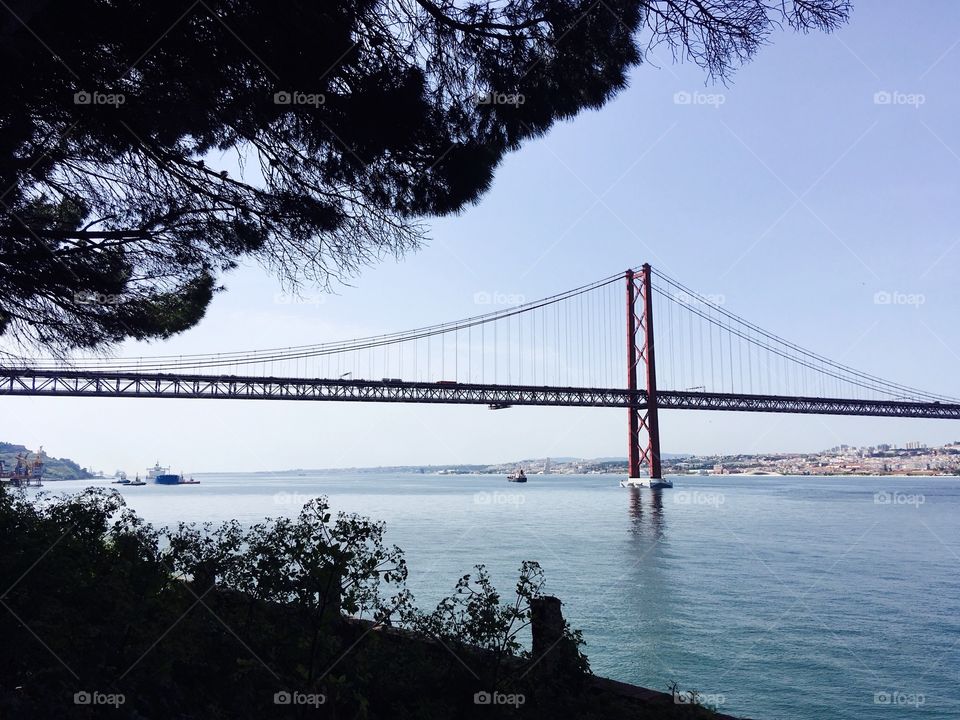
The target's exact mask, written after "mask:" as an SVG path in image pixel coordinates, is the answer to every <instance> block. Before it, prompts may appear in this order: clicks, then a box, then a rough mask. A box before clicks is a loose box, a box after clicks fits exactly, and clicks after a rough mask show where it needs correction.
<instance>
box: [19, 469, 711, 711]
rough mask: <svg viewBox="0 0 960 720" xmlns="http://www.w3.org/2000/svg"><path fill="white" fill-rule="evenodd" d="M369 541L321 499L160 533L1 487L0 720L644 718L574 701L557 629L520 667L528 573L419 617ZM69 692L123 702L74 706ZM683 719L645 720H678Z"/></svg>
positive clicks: (104, 497)
mask: <svg viewBox="0 0 960 720" xmlns="http://www.w3.org/2000/svg"><path fill="white" fill-rule="evenodd" d="M383 533H384V528H383V525H382V524H380V523H375V522H371V521H370V520H368V519H365V518H362V517H359V516H356V515H351V514H344V513H340V514H338V515H337V516H336V517H334V516H333V514H332V513H331V512H330V509H329V506H328V504H327V501H326V500H325V499H317V500H314V501H311V502H309V503H307V505H305V506H304V508H303V510H302V511H301V512H300V514H299V516H298V517H297V518H296V519H291V518H276V519H269V520H266V521H264V522H261V523H257V524H254V525H253V526H251V527H249V528H244V527H242V526H241V525H240V524H239V523H237V522H235V521H232V522H227V523H223V524H221V525H219V526H216V527H214V526H212V525H204V526H202V527H198V526H196V525H192V524H181V525H180V526H179V527H177V528H175V529H163V530H159V531H158V530H155V529H154V528H152V527H151V526H149V525H148V524H146V523H145V522H143V520H142V519H140V518H139V517H138V516H137V515H136V514H135V513H134V512H133V511H131V510H130V509H129V508H127V507H126V506H125V504H124V501H123V498H122V496H121V495H120V494H119V493H117V492H115V491H107V490H105V489H102V488H101V489H93V488H90V489H88V490H86V491H84V492H83V493H81V494H79V495H75V496H71V497H59V498H56V497H51V496H49V495H41V496H40V498H39V499H37V500H34V501H30V500H28V499H27V497H26V495H25V493H23V492H22V491H18V492H9V491H7V490H0V547H2V548H4V552H3V553H0V585H2V586H3V587H4V588H7V590H6V592H5V593H4V594H3V596H2V597H0V605H2V607H0V637H3V640H4V647H5V650H6V652H4V653H2V654H0V717H30V718H60V717H64V716H70V717H81V718H84V717H101V716H104V714H105V713H106V714H108V715H109V716H110V717H114V718H137V719H138V720H141V719H143V718H158V719H161V718H163V719H166V718H182V719H184V720H185V719H187V718H200V717H203V718H270V717H301V716H309V717H350V718H354V717H360V718H390V719H391V720H393V719H394V718H422V719H424V720H426V719H431V718H449V717H478V718H499V717H510V718H546V717H559V716H577V717H583V718H613V717H616V718H621V717H625V716H626V717H630V716H631V715H633V716H637V717H640V716H641V715H636V714H635V713H633V712H631V708H630V707H629V706H627V705H624V704H623V703H622V702H620V701H617V700H616V699H615V698H610V697H601V696H597V695H596V694H591V693H590V692H589V689H588V685H587V683H586V680H587V678H588V673H589V669H588V665H587V662H586V658H585V657H584V656H583V655H582V653H581V652H580V646H581V644H582V639H581V638H580V636H579V634H578V633H574V632H571V631H570V629H569V628H568V627H567V628H565V629H564V633H563V636H562V637H561V639H560V641H559V642H558V648H561V649H562V650H563V652H558V653H557V655H556V656H554V655H553V653H551V654H550V657H549V658H536V659H533V658H531V656H530V652H529V650H528V649H526V648H525V646H524V643H523V641H522V633H523V631H524V630H525V628H527V627H528V626H529V623H530V618H531V607H532V605H533V604H534V603H536V602H537V600H538V598H539V597H540V593H541V590H542V587H543V582H544V578H543V573H542V571H541V569H540V567H539V566H538V565H537V564H536V563H533V562H527V563H524V565H523V566H522V567H521V569H520V579H519V582H518V584H517V588H516V597H515V598H513V599H511V600H510V601H509V602H507V603H504V602H503V601H502V599H501V596H500V594H499V593H498V592H497V591H496V589H495V588H494V587H493V585H492V584H491V582H490V578H489V575H488V574H487V572H486V570H485V569H484V568H483V567H482V566H480V567H478V568H477V573H476V576H475V577H471V576H469V575H466V576H464V577H463V578H461V580H460V581H459V582H458V583H457V587H456V589H455V592H454V594H453V595H452V596H451V597H450V598H447V599H446V600H444V601H442V602H441V603H440V604H439V606H438V607H437V608H436V610H434V611H433V612H431V613H422V612H420V611H418V610H417V609H416V608H415V607H414V606H413V602H412V598H411V596H410V593H409V591H408V590H407V589H406V587H405V580H406V576H407V569H406V565H405V563H404V560H403V555H402V553H401V551H400V550H399V549H398V548H396V547H388V546H387V545H385V543H384V537H383ZM362 617H367V618H370V619H371V620H370V621H363V620H360V619H358V618H362ZM563 657H566V658H569V659H570V662H567V661H562V660H561V659H562V658H563ZM534 660H536V661H535V662H534ZM83 692H88V693H91V694H97V693H98V694H99V695H98V697H100V698H101V699H102V698H104V697H112V698H118V697H122V698H123V702H122V704H120V705H119V707H117V708H114V707H112V706H110V707H103V706H100V705H96V704H86V705H84V704H79V705H78V704H76V703H75V701H74V698H75V696H76V694H77V693H83ZM478 692H496V693H500V694H501V696H502V697H507V698H514V699H515V700H516V702H515V703H514V704H513V705H510V704H507V705H496V704H494V705H483V704H479V705H478V704H477V703H476V702H475V695H476V694H477V693H478ZM284 693H289V694H288V695H284ZM278 694H279V695H278ZM284 697H286V698H291V699H292V698H297V699H299V701H297V700H294V701H293V702H292V703H290V704H282V702H281V703H280V704H278V703H277V702H276V700H277V698H280V699H281V701H282V699H283V698H284ZM320 698H322V700H323V702H322V703H321V702H320ZM634 709H635V708H634ZM680 712H681V711H680V710H678V709H677V708H673V707H665V708H659V709H657V710H656V712H645V713H644V714H643V715H642V716H643V717H648V718H661V717H662V718H667V717H687V716H690V717H694V716H692V715H689V710H688V709H683V713H686V714H679V713H680ZM571 713H572V714H571Z"/></svg>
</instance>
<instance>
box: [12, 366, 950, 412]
mask: <svg viewBox="0 0 960 720" xmlns="http://www.w3.org/2000/svg"><path fill="white" fill-rule="evenodd" d="M0 395H20V396H34V397H36V396H55V397H140V398H205V399H234V400H335V401H341V402H412V403H446V404H465V405H489V406H494V407H503V406H512V405H545V406H567V407H620V408H626V407H629V406H630V405H631V402H632V403H635V404H636V405H638V406H640V407H643V406H644V405H645V404H646V402H647V395H646V392H645V391H643V390H638V391H636V392H635V393H634V397H631V393H630V392H629V391H628V390H626V389H624V388H578V387H540V386H531V385H481V384H472V383H456V382H444V381H441V382H407V381H399V380H347V379H337V380H331V379H304V378H284V377H252V376H237V375H216V376H214V375H180V374H176V375H172V374H163V373H133V372H92V371H75V370H63V371H58V370H30V369H0ZM657 407H658V408H661V409H676V410H727V411H738V412H775V413H804V414H819V415H873V416H880V417H911V418H940V419H960V405H956V404H947V403H937V402H933V403H926V402H913V401H907V400H857V399H849V398H846V399H843V398H817V397H793V396H784V395H749V394H739V393H708V392H691V391H677V390H659V391H658V392H657Z"/></svg>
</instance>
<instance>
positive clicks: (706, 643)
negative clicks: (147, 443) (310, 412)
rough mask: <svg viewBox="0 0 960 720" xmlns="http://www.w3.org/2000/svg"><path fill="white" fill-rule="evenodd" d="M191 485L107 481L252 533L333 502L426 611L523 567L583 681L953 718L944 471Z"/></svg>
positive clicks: (151, 517)
mask: <svg viewBox="0 0 960 720" xmlns="http://www.w3.org/2000/svg"><path fill="white" fill-rule="evenodd" d="M197 478H198V479H200V480H201V481H202V482H201V484H200V485H195V486H180V487H168V486H155V485H147V486H144V487H133V488H122V486H117V485H109V484H107V487H113V488H117V487H121V488H122V490H121V492H122V493H123V494H124V496H125V497H126V498H127V501H128V504H129V505H130V506H132V507H133V508H135V509H136V510H137V511H138V512H139V513H140V514H141V515H142V516H143V517H145V518H146V519H147V520H148V521H150V522H152V523H154V524H155V525H164V524H175V523H177V522H178V521H181V520H185V521H196V522H203V521H207V520H210V521H219V520H225V519H229V518H236V519H238V520H240V521H241V522H253V521H255V520H259V519H262V518H263V517H265V516H277V515H288V514H295V513H296V512H297V511H298V510H299V507H300V506H301V505H302V503H303V502H304V501H306V500H307V499H309V498H311V497H314V496H317V495H327V496H328V497H329V498H330V501H331V505H332V506H333V508H334V509H335V510H345V511H351V512H359V513H362V514H364V515H367V516H370V517H372V518H374V519H377V520H384V521H386V524H387V539H388V541H389V542H391V543H394V544H397V545H399V546H400V547H402V548H403V549H404V550H405V551H406V557H407V561H408V564H409V566H410V578H409V586H410V588H411V589H412V590H413V592H414V595H415V596H416V599H417V601H418V604H419V605H420V606H421V607H422V608H425V609H428V608H432V607H433V606H434V605H435V603H436V601H437V600H438V599H440V598H441V597H443V596H444V595H447V594H449V593H450V592H451V591H452V590H453V587H454V585H455V583H456V581H457V578H459V577H460V576H461V575H463V574H464V573H467V572H470V570H471V568H472V567H473V565H475V564H478V563H484V564H486V565H487V567H488V568H489V569H490V571H491V575H492V577H493V579H494V581H495V582H496V584H497V587H498V588H500V589H501V591H503V593H504V595H509V594H510V592H511V590H512V587H513V585H514V584H515V582H516V577H517V569H518V567H519V566H520V563H521V561H523V560H527V559H530V560H537V561H539V562H540V564H541V565H542V566H543V568H544V570H545V572H546V577H547V587H546V592H548V593H550V594H553V595H557V596H559V597H560V598H561V599H562V600H563V603H564V606H563V607H564V614H565V616H566V617H567V619H568V620H569V621H570V623H571V625H572V626H573V627H574V628H579V629H581V630H582V631H583V635H584V638H585V640H586V643H587V644H586V647H585V651H586V653H587V655H588V657H589V658H590V662H591V666H592V668H593V670H594V672H596V673H597V674H599V675H605V676H608V677H612V678H616V679H618V680H623V681H626V682H631V683H636V684H639V685H644V686H646V687H651V688H656V689H660V690H666V689H668V687H669V686H670V684H671V683H673V682H676V683H677V684H678V685H679V687H680V688H682V689H684V690H690V689H695V690H698V691H699V692H701V693H702V694H703V696H704V698H705V699H706V700H708V701H710V702H711V703H712V704H716V705H717V707H718V709H720V710H722V711H724V712H727V713H730V714H733V715H738V716H746V717H751V718H758V719H761V718H762V719H769V720H773V719H774V718H776V719H779V718H784V719H788V718H789V719H794V720H807V719H809V720H822V719H824V718H857V719H858V720H862V719H870V718H918V719H919V718H923V719H927V718H937V719H939V718H958V717H960V587H958V568H960V522H958V519H960V479H957V478H891V477H883V478H849V477H845V478H817V477H803V478H786V477H737V476H723V477H678V478H674V481H675V487H674V489H672V490H665V491H662V492H661V491H656V492H653V491H650V490H626V489H623V488H620V487H618V484H617V478H616V477H615V476H612V475H564V476H559V475H550V476H532V477H531V478H530V481H529V482H528V483H527V484H525V485H520V484H515V483H507V482H506V481H505V480H504V479H503V478H502V477H499V476H489V475H473V476H469V475H468V476H458V475H445V476H436V475H420V474H383V473H363V474H342V473H337V474H327V475H323V474H315V473H311V474H308V475H304V476H295V477H291V476H286V475H277V476H271V475H263V474H258V475H226V474H224V475H202V476H201V475H198V476H197ZM99 483H100V484H104V482H103V481H99ZM90 484H91V481H76V482H74V481H66V482H57V483H48V484H47V485H46V487H45V490H50V491H53V492H61V491H67V492H73V491H76V490H78V489H80V488H82V487H85V486H88V485H90Z"/></svg>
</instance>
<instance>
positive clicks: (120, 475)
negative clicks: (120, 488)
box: [113, 470, 139, 485]
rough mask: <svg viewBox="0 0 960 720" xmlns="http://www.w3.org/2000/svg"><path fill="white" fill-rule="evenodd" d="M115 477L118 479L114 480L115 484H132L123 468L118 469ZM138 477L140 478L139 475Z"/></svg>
mask: <svg viewBox="0 0 960 720" xmlns="http://www.w3.org/2000/svg"><path fill="white" fill-rule="evenodd" d="M114 477H115V478H116V480H114V481H113V484H114V485H129V484H130V481H129V480H127V474H126V473H125V472H124V471H123V470H117V472H116V473H115V474H114ZM137 478H138V479H139V475H138V476H137Z"/></svg>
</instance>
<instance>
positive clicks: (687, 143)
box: [0, 0, 960, 472]
mask: <svg viewBox="0 0 960 720" xmlns="http://www.w3.org/2000/svg"><path fill="white" fill-rule="evenodd" d="M657 65H658V66H659V67H657V66H655V65H654V64H653V63H647V64H645V65H643V66H641V67H639V68H638V69H637V70H636V71H635V72H634V73H633V76H632V81H631V87H630V88H629V89H628V90H626V91H625V92H623V93H622V94H621V95H620V96H619V97H618V98H617V99H616V100H615V101H613V102H612V103H610V104H609V105H608V106H606V107H605V108H603V109H602V110H600V111H597V112H591V113H587V114H584V115H582V116H580V117H578V118H576V119H575V120H573V121H571V122H567V123H564V124H562V125H559V126H557V127H556V128H555V129H554V130H553V131H552V132H551V133H550V134H549V135H547V136H546V137H545V138H543V139H541V140H538V141H536V142H532V143H530V144H528V145H527V146H525V147H524V148H523V149H522V150H521V151H520V152H517V153H515V154H514V155H512V156H510V157H509V158H508V159H507V160H506V162H504V163H503V165H502V166H501V167H500V169H499V171H498V173H497V177H496V181H495V184H494V186H493V188H492V190H491V191H490V192H489V193H488V194H487V195H486V196H484V197H483V199H482V200H481V202H480V203H479V204H478V205H476V206H475V207H472V208H471V209H469V210H468V211H466V212H464V213H462V214H461V215H460V216H458V217H452V218H445V219H442V220H439V221H435V222H433V223H432V231H431V240H430V242H429V244H428V246H427V247H425V248H424V249H423V250H422V251H420V252H419V253H416V254H412V255H410V256H408V257H406V258H405V259H404V260H402V261H401V262H399V263H395V262H394V261H392V260H388V261H386V262H383V263H382V264H380V265H378V266H376V267H372V268H369V269H367V270H366V271H364V272H363V273H362V275H361V276H360V277H358V278H356V279H355V281H354V282H353V285H352V287H345V288H342V289H341V290H340V292H339V294H338V295H335V296H330V297H326V298H325V299H324V301H323V302H322V303H318V304H305V305H284V304H278V303H277V302H275V297H276V294H277V293H278V292H279V291H280V288H279V286H278V284H277V282H276V280H275V279H274V278H272V277H271V276H270V275H269V274H268V273H267V272H266V271H265V270H263V269H261V268H259V267H258V266H255V265H249V266H248V267H244V268H242V269H241V270H238V271H237V272H235V273H233V274H231V275H229V276H228V277H227V278H225V284H226V286H227V288H228V292H226V293H223V294H221V295H220V296H219V297H218V298H217V299H216V300H215V301H214V304H213V306H212V308H211V309H210V311H209V314H208V316H207V317H206V318H205V319H204V321H203V322H202V323H201V324H200V325H199V326H198V327H197V328H195V329H194V330H192V331H190V332H188V333H186V334H185V335H183V336H182V337H179V338H177V339H175V340H173V341H170V342H167V343H163V344H155V345H153V346H151V347H144V348H143V349H140V348H132V347H131V348H127V349H125V350H124V352H123V354H131V355H134V354H142V353H147V354H159V353H166V352H170V353H180V352H205V351H219V350H224V351H225V350H239V349H255V348H265V347H274V346H278V345H289V344H305V343H311V342H323V341H325V340H330V339H339V338H345V337H355V336H357V335H366V334H374V333H379V332H389V331H395V330H401V329H407V328H410V327H415V326H422V325H426V324H429V323H433V322H436V321H443V320H452V319H456V318H459V317H465V316H469V315H473V314H476V313H477V312H478V308H477V306H476V305H475V304H474V293H476V292H479V291H487V292H491V293H492V292H502V293H517V294H523V295H525V296H526V297H527V298H535V297H540V296H544V295H548V294H551V293H553V292H556V291H560V290H564V289H567V288H571V287H575V286H577V285H580V284H583V283H584V282H588V281H591V280H594V279H598V278H601V277H605V276H607V275H610V274H613V273H615V272H618V271H621V270H623V269H624V268H626V267H628V266H636V265H639V264H640V263H642V262H645V261H648V262H651V263H652V264H654V265H655V266H658V267H659V268H660V269H662V270H664V271H665V272H667V273H668V274H670V275H672V276H673V277H675V278H677V279H679V280H681V281H682V282H684V283H685V284H686V285H688V286H689V287H692V288H695V289H697V290H698V291H700V292H701V293H704V294H719V295H723V296H724V297H725V299H726V306H727V308H729V309H730V310H732V311H733V312H736V313H737V314H739V315H741V316H743V317H745V318H747V319H749V320H751V321H753V322H755V323H757V324H758V325H760V326H762V327H765V328H768V329H770V330H772V331H774V332H777V333H778V334H780V335H782V336H784V337H787V338H788V339H790V340H793V341H794V342H797V343H798V344H800V345H802V346H804V347H807V348H809V349H811V350H814V351H817V352H819V353H821V354H824V355H826V356H828V357H832V358H834V359H837V360H842V361H843V362H845V363H847V364H850V365H852V366H854V367H857V368H859V369H862V370H864V371H868V372H871V373H873V374H876V375H879V376H881V377H884V378H887V379H890V380H894V381H899V382H903V383H905V384H910V385H915V386H919V387H922V388H926V389H930V390H933V391H938V392H942V393H945V394H953V395H960V377H958V374H957V368H958V366H960V338H958V334H957V323H956V308H957V307H958V303H957V300H958V294H960V290H958V283H957V272H956V269H957V267H958V265H960V222H958V221H960V126H958V124H957V122H956V118H957V117H958V116H960V97H958V92H957V83H956V78H957V77H958V76H960V4H957V3H952V2H946V1H943V2H916V3H910V4H907V3H899V2H865V1H863V0H861V2H859V3H857V6H856V7H855V9H854V14H853V18H852V21H851V23H850V25H849V26H847V27H846V28H844V29H843V30H841V31H840V32H838V33H836V34H833V35H821V34H811V35H808V36H802V35H795V34H792V33H783V34H780V35H776V36H774V38H773V42H772V44H771V45H770V46H768V47H766V48H764V49H762V50H761V51H760V53H759V54H758V55H757V57H756V58H755V60H754V61H753V62H752V63H751V64H749V65H747V66H745V67H743V68H741V69H740V70H739V72H738V73H737V74H736V76H735V77H734V79H733V81H732V83H730V84H729V85H728V86H726V87H724V86H706V85H705V76H704V73H703V72H702V71H701V70H700V69H698V68H697V67H695V66H693V65H690V64H686V65H672V64H671V63H670V60H669V58H668V57H662V58H660V59H659V62H657ZM678 93H681V95H679V96H678V95H677V94H678ZM683 93H686V95H683ZM696 93H698V95H695V94H696ZM878 93H887V94H886V95H879V96H878V95H877V94H878ZM711 94H712V95H719V98H718V97H706V95H711ZM678 98H679V99H680V100H683V99H686V98H692V99H693V101H692V102H689V103H683V102H677V99H678ZM885 100H888V101H889V102H884V101H885ZM881 291H886V292H901V293H910V294H922V295H923V298H924V302H923V304H922V305H919V306H917V305H893V304H890V305H878V304H876V303H875V302H874V295H875V293H877V292H881ZM480 310H483V308H480ZM2 402H3V412H2V414H0V438H2V439H4V440H8V441H13V442H21V443H26V444H28V445H30V446H34V447H35V446H38V445H40V444H43V445H45V447H46V449H47V450H48V451H49V452H51V453H52V454H54V455H58V456H70V457H73V458H75V459H76V460H78V461H79V462H81V463H82V464H87V465H91V466H93V467H97V468H103V469H106V470H112V469H114V468H117V467H119V468H124V469H127V470H128V471H132V470H136V469H142V468H145V467H146V466H147V465H151V464H152V463H153V461H154V460H157V459H160V460H161V462H163V463H165V464H172V465H173V466H174V467H175V468H178V469H180V468H182V469H183V470H186V471H188V472H190V471H195V472H200V471H207V470H246V469H251V470H253V469H257V470H259V469H278V468H290V467H332V466H351V465H380V464H433V463H454V462H487V461H501V460H510V459H515V458H520V457H534V456H543V455H555V456H557V455H581V456H622V455H625V452H626V451H625V438H626V428H625V417H624V415H625V413H624V412H623V411H619V410H604V409H591V410H579V409H570V408H546V409H524V408H515V409H512V410H510V411H501V412H489V411H487V410H486V409H483V408H477V407H442V406H437V407H432V406H416V405H402V406H400V405H376V404H365V405H349V404H333V403H282V402H263V401H257V402H246V401H244V402H232V401H222V402H211V401H190V400H164V401H160V400H153V401H150V400H129V399H123V400H113V399H102V400H101V399H49V398H5V399H3V401H2ZM662 425H663V428H662V438H663V449H664V451H665V452H697V453H707V452H731V453H732V452H752V451H775V450H816V449H821V448H824V447H829V446H832V445H836V444H838V443H841V442H844V443H852V444H873V443H877V442H893V443H898V444H899V443H904V442H907V441H910V440H920V441H924V442H927V443H930V444H934V443H940V442H944V441H948V440H953V439H960V426H958V425H957V424H956V423H953V422H946V421H922V420H904V421H900V420H886V419H862V418H826V417H817V416H770V415H765V416H752V415H747V414H722V413H700V414H697V413H689V412H672V413H664V414H663V417H662Z"/></svg>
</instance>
